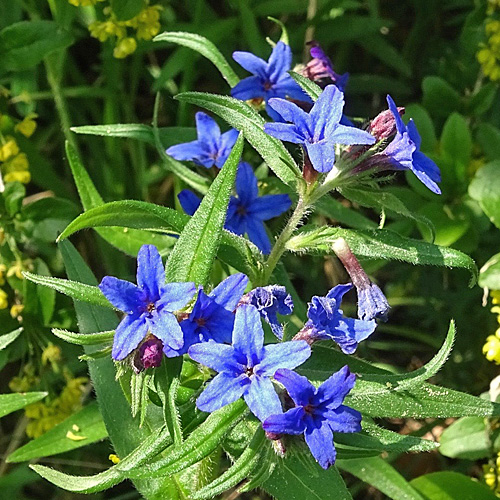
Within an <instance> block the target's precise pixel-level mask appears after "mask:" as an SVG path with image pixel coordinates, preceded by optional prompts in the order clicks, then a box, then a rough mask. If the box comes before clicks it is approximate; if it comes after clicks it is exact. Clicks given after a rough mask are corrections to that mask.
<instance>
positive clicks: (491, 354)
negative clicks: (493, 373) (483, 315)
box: [483, 290, 500, 365]
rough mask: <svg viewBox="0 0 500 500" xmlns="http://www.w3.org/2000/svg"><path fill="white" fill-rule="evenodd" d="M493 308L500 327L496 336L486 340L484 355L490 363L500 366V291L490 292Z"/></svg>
mask: <svg viewBox="0 0 500 500" xmlns="http://www.w3.org/2000/svg"><path fill="white" fill-rule="evenodd" d="M490 295H491V299H492V303H493V307H492V308H491V312H492V313H493V314H496V315H497V320H498V323H499V327H498V328H497V330H496V332H495V334H494V335H489V336H488V337H487V338H486V343H485V344H484V346H483V354H484V355H485V356H486V359H487V360H488V361H494V362H495V363H496V364H497V365H500V291H499V290H493V291H491V292H490Z"/></svg>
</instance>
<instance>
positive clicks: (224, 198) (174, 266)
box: [166, 134, 243, 285]
mask: <svg viewBox="0 0 500 500" xmlns="http://www.w3.org/2000/svg"><path fill="white" fill-rule="evenodd" d="M242 151H243V136H242V135H241V134H240V136H239V137H238V140H237V141H236V144H235V145H234V147H233V149H232V151H231V154H230V155H229V158H228V159H227V160H226V163H224V166H223V167H222V169H221V171H220V172H219V174H218V175H217V177H216V179H215V180H214V182H213V183H212V185H211V186H210V189H209V190H208V192H207V194H206V196H205V197H204V198H203V200H202V202H201V204H200V206H199V208H198V210H196V212H195V214H194V215H193V217H192V218H191V219H190V220H189V222H188V223H187V224H186V227H185V228H184V230H183V231H182V233H181V235H180V237H179V240H178V241H177V243H176V244H175V247H174V248H173V250H172V252H171V253H170V256H169V258H168V262H167V265H166V279H167V282H172V281H194V282H195V283H197V284H199V285H203V284H206V280H207V278H208V276H209V274H210V271H211V269H212V264H213V261H214V259H215V256H216V254H217V250H218V248H219V244H220V241H221V237H222V232H223V229H224V223H225V221H226V213H227V207H228V204H229V199H230V197H231V190H232V188H233V184H234V179H235V177H236V171H237V169H238V163H239V161H240V157H241V152H242Z"/></svg>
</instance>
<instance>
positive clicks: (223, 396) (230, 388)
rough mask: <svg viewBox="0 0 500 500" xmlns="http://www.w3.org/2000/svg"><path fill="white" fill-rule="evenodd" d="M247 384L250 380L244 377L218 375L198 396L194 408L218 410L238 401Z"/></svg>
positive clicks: (209, 410) (210, 410)
mask: <svg viewBox="0 0 500 500" xmlns="http://www.w3.org/2000/svg"><path fill="white" fill-rule="evenodd" d="M198 345H201V344H198ZM193 347H194V346H193ZM249 383H250V379H249V378H248V377H247V376H246V375H240V376H238V377H233V376H232V375H229V374H227V373H219V374H218V375H217V376H216V377H215V378H214V379H213V380H212V381H211V382H210V383H209V384H208V386H207V388H206V389H205V390H204V391H203V392H202V393H201V394H200V396H199V397H198V399H197V400H196V406H197V407H198V408H199V409H200V410H202V411H207V412H212V411H215V410H218V409H219V408H222V407H223V406H226V405H228V404H230V403H233V402H234V401H236V400H237V399H239V398H240V397H241V396H242V395H243V392H244V391H245V388H246V387H247V386H248V384H249Z"/></svg>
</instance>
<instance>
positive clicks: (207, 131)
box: [195, 111, 221, 153]
mask: <svg viewBox="0 0 500 500" xmlns="http://www.w3.org/2000/svg"><path fill="white" fill-rule="evenodd" d="M195 120H196V133H197V134H198V141H199V142H200V143H204V144H206V145H207V146H208V149H209V150H210V152H211V153H216V152H217V151H218V149H219V140H220V136H221V133H220V128H219V125H217V122H216V121H215V120H214V119H213V118H211V117H210V116H208V115H207V114H206V113H203V112H202V111H198V113H196V115H195Z"/></svg>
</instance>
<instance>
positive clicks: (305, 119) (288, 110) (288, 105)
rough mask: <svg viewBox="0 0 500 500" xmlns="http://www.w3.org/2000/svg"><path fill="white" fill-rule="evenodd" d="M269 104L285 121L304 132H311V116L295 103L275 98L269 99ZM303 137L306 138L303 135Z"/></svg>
mask: <svg viewBox="0 0 500 500" xmlns="http://www.w3.org/2000/svg"><path fill="white" fill-rule="evenodd" d="M268 104H269V106H271V108H273V109H274V111H276V112H277V113H279V114H280V115H281V117H282V118H283V120H285V121H287V122H292V123H295V125H297V128H298V129H299V130H302V131H303V132H305V131H309V115H308V114H307V113H306V112H305V111H304V110H303V109H302V108H299V106H297V105H296V104H294V103H293V102H290V101H287V100H286V99H279V98H273V99H269V103H268ZM309 132H312V131H309ZM302 137H305V136H304V135H302Z"/></svg>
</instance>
